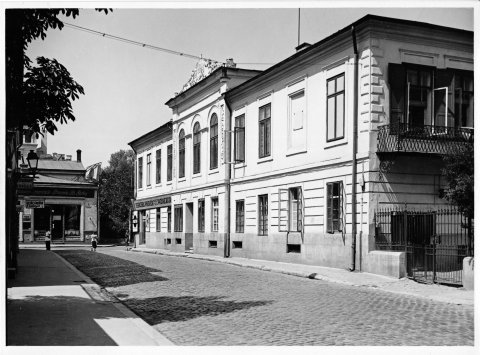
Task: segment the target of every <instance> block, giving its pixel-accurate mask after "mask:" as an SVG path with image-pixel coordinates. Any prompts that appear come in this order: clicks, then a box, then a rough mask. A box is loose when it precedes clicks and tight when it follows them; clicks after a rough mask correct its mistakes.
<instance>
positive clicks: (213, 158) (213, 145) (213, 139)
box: [209, 113, 218, 170]
mask: <svg viewBox="0 0 480 355" xmlns="http://www.w3.org/2000/svg"><path fill="white" fill-rule="evenodd" d="M214 119H215V122H213V121H214ZM212 122H213V123H212ZM209 127H210V170H214V169H217V168H218V115H217V114H216V113H212V115H211V116H210V125H209ZM212 132H213V133H212Z"/></svg>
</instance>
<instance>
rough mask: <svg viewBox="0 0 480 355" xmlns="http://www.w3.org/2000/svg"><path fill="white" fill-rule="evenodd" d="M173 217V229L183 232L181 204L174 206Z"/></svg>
mask: <svg viewBox="0 0 480 355" xmlns="http://www.w3.org/2000/svg"><path fill="white" fill-rule="evenodd" d="M173 219H174V223H173V224H174V225H173V231H174V232H183V205H175V206H174V215H173Z"/></svg>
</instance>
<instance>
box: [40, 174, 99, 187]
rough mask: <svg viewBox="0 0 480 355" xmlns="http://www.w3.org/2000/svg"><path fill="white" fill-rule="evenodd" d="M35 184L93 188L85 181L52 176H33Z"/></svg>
mask: <svg viewBox="0 0 480 355" xmlns="http://www.w3.org/2000/svg"><path fill="white" fill-rule="evenodd" d="M35 184H62V185H87V186H89V185H91V186H94V185H95V184H92V183H91V182H87V181H74V180H68V179H62V178H57V177H53V176H48V175H43V174H37V175H36V176H35Z"/></svg>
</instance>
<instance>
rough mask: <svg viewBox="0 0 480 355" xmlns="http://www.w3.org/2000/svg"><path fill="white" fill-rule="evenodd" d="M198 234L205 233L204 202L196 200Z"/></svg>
mask: <svg viewBox="0 0 480 355" xmlns="http://www.w3.org/2000/svg"><path fill="white" fill-rule="evenodd" d="M198 232H199V233H203V232H205V200H198Z"/></svg>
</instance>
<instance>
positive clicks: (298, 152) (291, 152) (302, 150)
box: [285, 149, 307, 157]
mask: <svg viewBox="0 0 480 355" xmlns="http://www.w3.org/2000/svg"><path fill="white" fill-rule="evenodd" d="M305 153H307V150H306V149H300V150H289V151H287V154H285V156H287V157H290V156H292V155H297V154H305Z"/></svg>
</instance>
